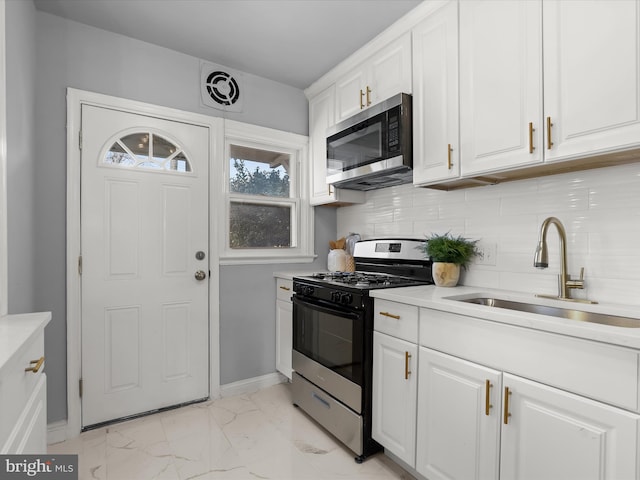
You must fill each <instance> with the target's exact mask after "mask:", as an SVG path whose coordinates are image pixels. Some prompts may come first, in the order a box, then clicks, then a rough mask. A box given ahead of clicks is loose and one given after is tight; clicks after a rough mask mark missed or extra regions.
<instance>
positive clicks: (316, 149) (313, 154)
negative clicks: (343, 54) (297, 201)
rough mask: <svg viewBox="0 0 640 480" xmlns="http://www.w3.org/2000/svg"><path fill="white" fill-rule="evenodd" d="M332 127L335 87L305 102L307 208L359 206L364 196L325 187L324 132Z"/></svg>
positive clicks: (355, 192)
mask: <svg viewBox="0 0 640 480" xmlns="http://www.w3.org/2000/svg"><path fill="white" fill-rule="evenodd" d="M333 125H335V85H331V86H330V87H329V88H327V89H326V90H324V91H322V92H320V93H319V94H318V95H316V96H315V97H313V98H312V99H310V100H309V143H310V146H309V157H310V158H309V161H310V162H311V168H309V171H310V173H311V179H310V182H311V199H310V203H311V205H324V204H331V203H363V202H364V200H365V194H364V192H360V191H356V190H342V189H337V188H335V187H333V186H331V185H328V184H327V129H328V128H329V127H331V126H333Z"/></svg>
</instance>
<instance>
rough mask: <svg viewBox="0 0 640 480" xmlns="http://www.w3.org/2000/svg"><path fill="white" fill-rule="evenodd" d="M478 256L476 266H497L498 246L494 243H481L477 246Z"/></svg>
mask: <svg viewBox="0 0 640 480" xmlns="http://www.w3.org/2000/svg"><path fill="white" fill-rule="evenodd" d="M476 248H477V250H478V256H477V257H476V264H478V265H495V264H496V254H497V250H498V245H497V244H496V243H494V242H480V243H478V245H477V246H476Z"/></svg>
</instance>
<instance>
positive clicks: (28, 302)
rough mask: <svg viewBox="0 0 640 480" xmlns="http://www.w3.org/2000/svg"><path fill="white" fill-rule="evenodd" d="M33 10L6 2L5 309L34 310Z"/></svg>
mask: <svg viewBox="0 0 640 480" xmlns="http://www.w3.org/2000/svg"><path fill="white" fill-rule="evenodd" d="M35 15H36V11H35V8H34V6H33V3H31V2H23V1H17V0H9V1H7V2H6V50H7V59H6V62H7V91H8V92H10V93H9V95H7V178H8V182H7V203H8V205H9V208H8V232H7V233H8V249H9V253H10V255H9V280H10V281H9V292H8V293H9V302H8V307H9V313H22V312H30V311H35V310H37V308H36V303H35V276H36V274H37V272H36V267H35V266H36V262H35V257H34V255H33V253H34V250H35V237H36V231H35V221H34V220H35V218H34V203H35V195H34V189H35V188H34V182H35V142H34V137H35V135H34V130H35V99H34V96H35V79H36V75H35V68H36V36H35V31H36V30H35V26H36V17H35Z"/></svg>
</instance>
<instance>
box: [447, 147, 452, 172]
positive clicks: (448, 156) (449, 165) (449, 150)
mask: <svg viewBox="0 0 640 480" xmlns="http://www.w3.org/2000/svg"><path fill="white" fill-rule="evenodd" d="M452 150H453V149H452V148H451V144H450V143H449V144H448V145H447V170H451V167H453V163H451V151H452Z"/></svg>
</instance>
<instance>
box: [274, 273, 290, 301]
mask: <svg viewBox="0 0 640 480" xmlns="http://www.w3.org/2000/svg"><path fill="white" fill-rule="evenodd" d="M291 295H293V280H286V279H284V278H277V279H276V298H277V299H278V300H286V301H287V302H290V301H291Z"/></svg>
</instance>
